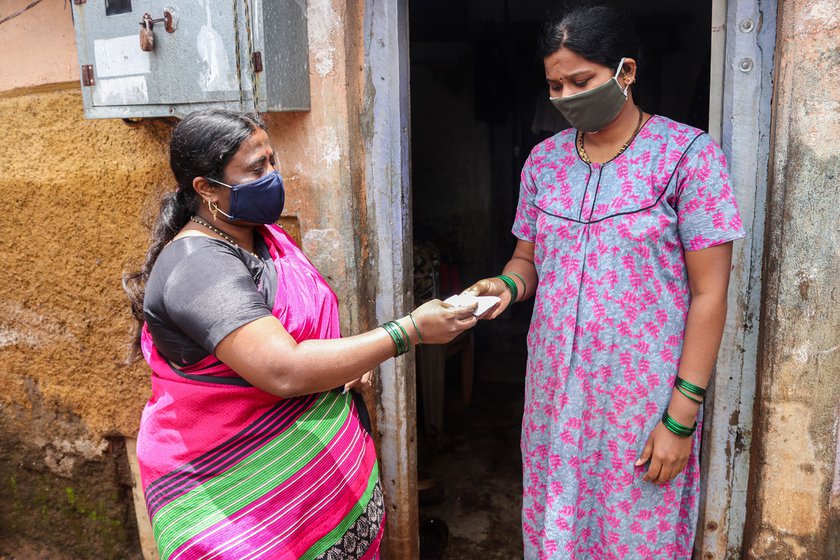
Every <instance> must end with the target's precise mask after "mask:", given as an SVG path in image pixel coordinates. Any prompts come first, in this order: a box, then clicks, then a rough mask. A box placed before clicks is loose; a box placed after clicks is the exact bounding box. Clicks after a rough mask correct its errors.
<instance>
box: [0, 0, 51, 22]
mask: <svg viewBox="0 0 840 560" xmlns="http://www.w3.org/2000/svg"><path fill="white" fill-rule="evenodd" d="M40 3H41V0H33V1H32V2H30V3H29V4H27V5H26V6H24V7H23V8H21V9H20V10H18V11H16V12H15V13H13V14H9V15H7V16H6V17H4V18H3V19H0V25H3V24H4V23H6V22H7V21H9V20H10V19H13V18H16V17H18V16H19V15H20V14H22V13H23V12H25V11H26V10H31V9H32V8H34V7H35V6H37V5H38V4H40Z"/></svg>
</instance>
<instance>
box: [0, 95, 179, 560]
mask: <svg viewBox="0 0 840 560" xmlns="http://www.w3.org/2000/svg"><path fill="white" fill-rule="evenodd" d="M16 92H17V95H13V96H3V97H0V122H2V123H3V134H2V136H0V169H3V173H2V174H0V199H2V200H3V206H4V210H3V217H2V219H0V239H2V240H3V243H2V244H0V260H2V263H3V266H2V267H0V385H2V387H3V389H4V390H3V391H2V392H0V477H2V478H0V500H2V502H3V503H4V504H11V507H4V508H2V510H0V538H2V537H9V536H12V535H31V536H32V537H33V538H36V539H44V540H45V541H46V542H53V543H54V544H56V545H60V546H61V547H62V548H64V549H65V550H67V551H69V552H70V553H71V554H72V555H74V556H76V557H103V558H119V557H130V553H131V551H133V550H134V547H133V544H134V542H135V541H136V528H133V518H134V511H133V509H131V507H130V501H129V499H130V494H129V493H128V492H129V491H130V487H129V486H127V485H128V484H130V478H126V477H125V476H123V475H124V473H125V459H124V453H120V452H118V451H115V450H117V449H118V448H119V447H120V444H121V441H122V440H121V439H120V438H119V436H120V435H121V434H130V433H133V432H134V431H135V430H136V426H137V421H138V418H139V414H140V411H141V410H142V407H143V403H144V401H145V399H146V398H147V393H148V379H147V377H148V375H147V373H146V372H145V371H144V368H143V367H140V366H139V365H135V366H126V365H125V363H124V359H125V356H126V348H127V347H126V341H127V335H128V333H129V329H130V323H129V317H128V315H127V314H126V305H125V302H126V300H125V298H124V296H123V294H122V290H121V287H120V276H121V273H122V271H123V270H125V269H126V268H127V267H128V266H129V265H130V264H132V262H133V261H135V260H136V256H137V255H139V254H140V253H141V251H142V247H143V245H144V244H145V232H144V230H143V228H142V226H141V223H140V215H141V211H142V209H143V208H144V204H145V203H146V201H147V199H148V198H149V195H150V193H152V192H156V190H157V188H158V187H159V186H160V185H162V184H165V183H166V176H165V173H164V172H165V167H164V166H163V165H162V162H163V161H165V160H164V146H165V138H166V133H167V131H166V129H165V128H164V127H162V126H160V125H157V124H154V123H152V124H150V125H148V126H143V127H138V128H129V127H127V126H126V125H124V124H123V123H122V122H121V121H85V120H84V119H83V117H82V108H81V95H80V92H79V89H78V86H74V87H71V88H69V89H59V90H57V91H32V92H28V93H26V92H22V91H21V90H16ZM109 438H113V439H109ZM109 441H110V442H111V443H109ZM57 529H59V530H57ZM80 532H81V533H82V534H85V533H87V534H89V538H79V536H78V535H79V533H80ZM74 533H75V535H74ZM9 552H14V551H13V550H12V551H9Z"/></svg>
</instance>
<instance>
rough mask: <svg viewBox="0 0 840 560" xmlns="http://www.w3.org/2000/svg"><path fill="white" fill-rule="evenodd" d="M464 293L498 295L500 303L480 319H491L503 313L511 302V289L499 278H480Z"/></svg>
mask: <svg viewBox="0 0 840 560" xmlns="http://www.w3.org/2000/svg"><path fill="white" fill-rule="evenodd" d="M462 293H464V294H470V295H473V296H496V297H498V298H499V303H497V304H496V305H494V306H493V307H491V308H490V309H488V310H487V311H485V312H484V313H483V314H482V315H481V316H480V317H479V319H486V320H488V321H489V320H491V319H495V318H496V317H498V316H499V315H501V314H502V313H503V312H504V310H505V309H507V307H508V305H510V303H511V297H510V290H508V289H507V286H505V283H504V282H502V281H501V280H500V279H498V278H484V279H482V280H479V281H478V282H476V283H475V284H473V285H472V286H470V287H469V288H467V289H466V290H464V291H463V292H462Z"/></svg>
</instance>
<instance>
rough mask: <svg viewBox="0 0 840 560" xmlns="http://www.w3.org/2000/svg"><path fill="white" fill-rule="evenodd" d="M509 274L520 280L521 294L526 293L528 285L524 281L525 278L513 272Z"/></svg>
mask: <svg viewBox="0 0 840 560" xmlns="http://www.w3.org/2000/svg"><path fill="white" fill-rule="evenodd" d="M511 274H512V275H514V276H516V277H517V278H519V281H520V282H522V295H525V294H526V293H528V285H527V284H526V283H525V279H524V278H522V277H521V276H520V275H518V274H517V273H515V272H511Z"/></svg>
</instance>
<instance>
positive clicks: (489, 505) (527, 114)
mask: <svg viewBox="0 0 840 560" xmlns="http://www.w3.org/2000/svg"><path fill="white" fill-rule="evenodd" d="M555 4H556V2H552V1H547V0H533V1H529V2H511V1H510V0H481V1H479V0H446V1H443V0H423V1H422V2H421V1H419V0H415V1H413V2H409V13H408V20H409V41H410V44H409V53H410V86H409V87H410V98H411V177H412V179H411V181H412V207H413V213H412V222H413V232H414V239H413V242H414V249H415V298H416V299H417V300H418V303H419V302H420V301H422V299H423V298H424V297H427V296H428V295H429V292H428V290H430V289H431V290H432V292H431V293H432V295H434V296H435V297H441V298H445V297H447V296H449V295H452V294H454V293H458V292H459V291H461V290H462V289H464V288H466V287H468V286H469V285H470V284H471V283H472V282H473V281H475V280H478V279H480V278H484V277H487V276H493V275H495V274H498V273H499V272H500V271H501V269H502V266H503V265H504V264H505V262H506V261H507V260H508V258H509V257H510V255H511V253H512V251H513V248H514V245H515V239H514V237H513V236H512V235H511V233H510V229H511V226H512V223H513V216H514V211H515V206H516V202H517V198H518V194H519V180H518V177H519V172H520V169H521V167H522V165H523V164H524V162H525V159H526V158H527V157H528V155H529V153H530V151H531V149H532V148H533V147H534V146H535V145H536V144H537V143H539V142H540V141H542V140H544V139H545V138H548V137H550V136H552V135H553V134H555V133H556V132H559V130H560V128H559V126H561V124H560V121H559V120H558V119H557V118H556V116H557V113H556V111H555V110H554V109H553V107H551V105H550V104H549V103H548V99H547V98H548V92H547V87H546V85H545V79H544V72H543V69H542V63H541V60H539V59H538V57H537V55H536V48H535V47H536V37H537V33H538V30H539V27H540V24H541V23H542V21H543V19H544V18H545V15H546V13H547V12H548V11H549V10H550V9H552V8H553V7H554V5H555ZM625 4H626V5H627V6H628V9H629V10H630V12H631V15H632V16H633V18H634V20H635V21H636V25H637V28H638V32H639V35H640V36H641V38H642V41H643V45H644V57H643V59H642V60H641V61H640V69H639V75H638V84H637V89H636V91H635V96H636V99H637V101H638V102H639V104H640V105H641V106H642V108H644V109H645V110H646V111H647V112H650V113H656V114H660V115H664V116H667V117H669V118H672V119H674V120H677V121H679V122H684V123H687V124H690V125H693V126H696V127H698V128H702V129H708V128H709V87H710V86H709V75H710V58H711V55H710V50H711V45H710V33H709V30H710V28H711V16H712V2H711V0H707V1H703V2H692V3H673V2H667V1H665V0H634V1H630V2H626V3H625ZM418 255H420V256H421V257H422V259H419V258H418ZM531 311H532V303H527V302H526V303H522V304H517V305H516V306H514V307H513V308H512V309H510V310H508V311H506V313H505V314H504V315H503V316H502V317H500V318H499V319H497V320H495V321H492V322H483V323H481V324H479V325H478V326H477V327H476V328H475V329H474V331H473V333H472V336H471V340H467V341H464V340H461V341H458V344H456V345H453V347H451V348H449V349H448V351H447V350H444V351H443V352H442V354H438V355H436V356H435V355H432V356H429V355H424V354H423V353H418V356H417V360H418V369H417V377H418V399H417V401H418V409H417V421H418V424H417V432H418V471H419V476H418V478H419V482H418V484H419V490H420V506H419V507H420V516H421V545H423V544H424V533H423V523H426V524H427V526H431V525H434V524H435V523H437V524H438V526H437V529H435V530H434V531H431V533H430V534H429V535H426V536H425V537H426V541H425V548H426V550H428V546H429V544H428V543H429V539H430V538H431V539H435V538H441V536H442V535H443V536H445V537H447V539H446V540H447V542H448V544H447V553H446V554H447V556H446V557H447V558H453V559H458V558H486V559H494V558H499V559H502V558H504V559H509V558H516V557H521V556H522V543H521V532H520V525H519V508H520V505H521V490H522V483H521V468H520V454H519V431H520V422H521V415H522V409H523V395H524V384H525V379H524V378H525V361H526V346H525V338H526V335H527V329H528V323H529V320H530V315H531ZM424 352H425V350H424ZM470 361H471V363H470ZM424 362H425V364H424ZM430 362H431V364H432V365H431V369H432V370H434V371H430V366H429V363H430ZM435 376H437V377H435ZM430 519H431V520H432V522H431V523H430V522H429V520H430ZM440 524H443V525H444V526H445V529H446V530H445V533H446V534H443V533H444V531H442V530H441V528H440Z"/></svg>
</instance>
